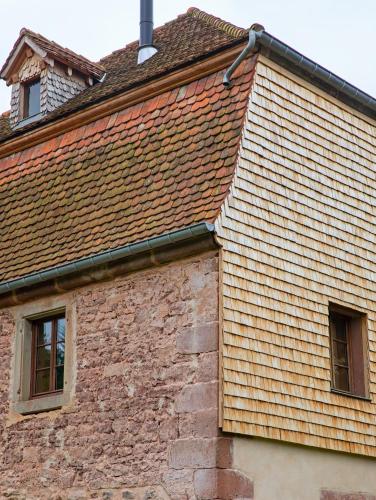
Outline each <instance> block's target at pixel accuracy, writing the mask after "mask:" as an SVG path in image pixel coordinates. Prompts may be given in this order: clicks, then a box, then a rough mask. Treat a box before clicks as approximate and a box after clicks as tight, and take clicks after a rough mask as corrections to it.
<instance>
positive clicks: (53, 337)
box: [11, 296, 76, 415]
mask: <svg viewBox="0 0 376 500" xmlns="http://www.w3.org/2000/svg"><path fill="white" fill-rule="evenodd" d="M14 315H15V323H16V330H15V337H14V345H13V356H12V373H13V376H12V377H11V394H12V396H11V398H12V399H11V410H12V411H13V412H16V413H19V414H21V415H26V414H30V413H38V412H42V411H50V410H56V409H59V408H61V407H62V406H65V405H68V404H71V402H72V401H73V398H74V386H75V376H76V368H75V359H76V354H75V352H76V349H75V336H76V312H75V303H74V299H73V297H72V296H68V297H59V296H57V297H51V298H47V299H40V300H38V301H35V302H30V303H28V304H21V305H19V306H17V307H16V308H15V309H14Z"/></svg>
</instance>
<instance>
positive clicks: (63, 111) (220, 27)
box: [0, 8, 248, 142]
mask: <svg viewBox="0 0 376 500" xmlns="http://www.w3.org/2000/svg"><path fill="white" fill-rule="evenodd" d="M38 36H40V35H38ZM247 37H248V32H247V30H245V29H243V28H238V27H236V26H234V25H232V24H230V23H227V22H225V21H222V20H220V19H219V18H217V17H214V16H211V15H209V14H206V13H205V12H203V11H200V10H199V9H196V8H190V9H189V10H188V12H187V13H185V14H183V15H181V16H179V17H177V18H176V19H174V20H173V21H170V22H168V23H167V24H165V25H163V26H160V27H158V28H156V29H155V30H154V44H155V46H156V47H157V48H158V52H157V54H155V55H154V56H153V57H152V58H151V59H149V60H148V61H146V62H145V63H144V64H141V65H137V53H138V41H135V42H132V43H130V44H129V45H127V46H126V47H125V48H122V49H120V50H117V51H115V52H113V53H112V54H110V55H108V56H106V57H104V58H103V59H101V60H100V61H99V64H100V66H101V67H104V69H105V71H106V77H105V79H104V81H103V82H102V83H100V82H99V83H96V84H95V85H94V86H93V87H90V88H88V89H86V90H85V91H83V92H82V93H81V94H79V95H78V96H76V97H74V98H73V99H71V100H70V101H68V102H67V103H65V104H63V105H62V106H60V107H59V108H57V109H56V110H55V111H53V112H51V113H49V114H48V115H47V116H46V117H45V118H44V119H42V120H40V121H39V122H36V123H34V124H32V125H29V126H26V127H24V128H22V129H18V130H17V131H14V132H11V131H10V129H9V131H8V133H7V132H6V131H5V134H4V133H3V134H2V133H1V128H0V142H3V141H4V140H7V139H9V138H10V137H11V136H13V135H20V134H22V133H23V132H25V131H29V130H30V129H32V128H35V127H38V126H40V125H43V124H44V123H46V122H49V121H53V120H56V119H58V118H61V117H63V116H66V115H67V114H69V113H72V112H74V111H77V110H79V109H81V108H83V107H86V106H88V105H90V104H94V103H97V102H99V101H102V100H104V99H108V98H110V97H111V96H113V95H116V94H118V93H121V92H124V91H126V90H127V89H130V88H132V87H135V86H141V85H143V84H144V83H145V82H146V81H149V80H151V79H153V78H156V77H158V76H161V75H163V74H165V73H167V72H169V71H172V70H173V69H178V68H180V67H184V66H186V65H189V64H190V63H192V62H193V61H195V60H199V59H202V58H205V57H208V56H210V55H211V54H213V53H215V52H217V51H220V50H223V49H224V48H227V47H230V46H232V45H235V44H239V43H241V42H243V41H244V40H246V39H247ZM47 42H48V40H47ZM50 43H52V42H50ZM172 47H173V50H171V48H172Z"/></svg>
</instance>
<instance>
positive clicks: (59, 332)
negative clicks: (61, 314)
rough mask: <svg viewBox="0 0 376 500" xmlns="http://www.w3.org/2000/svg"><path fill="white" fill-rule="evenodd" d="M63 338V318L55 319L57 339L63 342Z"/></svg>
mask: <svg viewBox="0 0 376 500" xmlns="http://www.w3.org/2000/svg"><path fill="white" fill-rule="evenodd" d="M64 340H65V318H60V319H58V320H57V341H58V342H64Z"/></svg>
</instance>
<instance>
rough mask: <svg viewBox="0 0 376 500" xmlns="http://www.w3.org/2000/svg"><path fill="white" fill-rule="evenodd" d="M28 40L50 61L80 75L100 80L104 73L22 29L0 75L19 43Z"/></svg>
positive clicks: (72, 54) (73, 54) (96, 65)
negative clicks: (66, 66) (69, 66)
mask: <svg viewBox="0 0 376 500" xmlns="http://www.w3.org/2000/svg"><path fill="white" fill-rule="evenodd" d="M24 37H27V38H29V39H30V40H31V41H32V42H34V43H35V44H36V45H37V46H38V47H40V48H41V49H43V50H44V51H45V52H46V53H47V55H49V56H50V57H51V58H52V59H55V60H56V61H59V62H61V63H64V64H67V65H71V66H72V67H73V68H76V69H78V70H79V71H81V72H82V73H84V74H86V75H90V76H93V77H95V78H98V79H99V78H101V77H102V76H103V74H104V72H105V69H104V68H103V66H101V65H100V64H97V63H94V62H92V61H89V59H87V58H86V57H84V56H81V55H79V54H76V53H75V52H73V51H72V50H70V49H67V48H64V47H62V46H61V45H59V44H57V43H56V42H53V41H51V40H48V39H47V38H46V37H44V36H43V35H40V34H39V33H35V32H34V31H31V30H29V29H28V28H22V29H21V31H20V34H19V37H18V39H17V41H16V43H15V44H14V46H13V49H12V50H11V52H10V54H9V56H8V58H7V60H6V61H5V63H4V65H3V67H2V68H1V70H0V73H2V72H3V70H4V68H5V67H6V66H7V64H8V63H9V61H10V59H11V58H12V56H13V53H14V51H15V50H16V48H17V46H18V44H19V42H20V41H21V40H22V39H23V38H24Z"/></svg>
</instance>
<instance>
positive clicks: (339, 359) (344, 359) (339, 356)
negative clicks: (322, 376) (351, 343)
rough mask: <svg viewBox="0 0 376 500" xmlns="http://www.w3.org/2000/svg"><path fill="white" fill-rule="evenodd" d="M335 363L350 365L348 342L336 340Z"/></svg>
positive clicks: (334, 345) (334, 343)
mask: <svg viewBox="0 0 376 500" xmlns="http://www.w3.org/2000/svg"><path fill="white" fill-rule="evenodd" d="M333 347H334V363H336V364H339V365H346V366H348V364H349V362H348V355H347V344H346V343H344V342H337V341H336V340H334V342H333Z"/></svg>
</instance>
